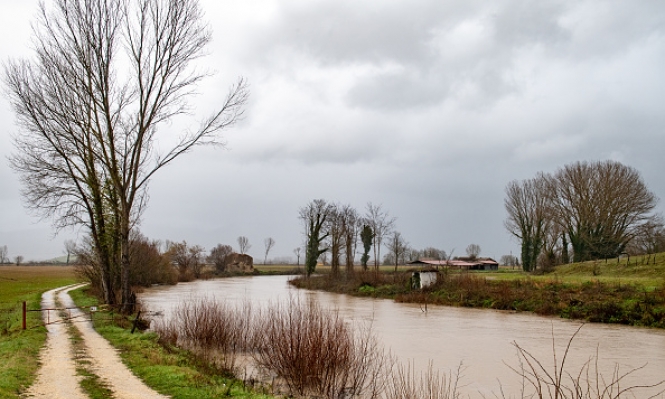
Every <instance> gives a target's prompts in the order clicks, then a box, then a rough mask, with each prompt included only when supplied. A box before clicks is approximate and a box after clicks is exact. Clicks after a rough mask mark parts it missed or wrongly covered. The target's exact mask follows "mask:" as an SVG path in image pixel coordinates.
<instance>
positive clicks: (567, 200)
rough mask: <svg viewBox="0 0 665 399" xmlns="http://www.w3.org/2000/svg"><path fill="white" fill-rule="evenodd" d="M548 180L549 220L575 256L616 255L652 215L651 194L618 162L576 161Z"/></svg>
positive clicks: (578, 258) (653, 198) (637, 176)
mask: <svg viewBox="0 0 665 399" xmlns="http://www.w3.org/2000/svg"><path fill="white" fill-rule="evenodd" d="M549 181H550V185H549V186H550V188H551V190H550V193H549V194H550V202H551V207H552V210H553V212H554V217H553V220H555V221H556V222H557V223H559V224H560V226H561V230H562V231H565V232H566V233H567V235H568V238H569V239H570V245H571V246H572V249H573V261H575V262H581V261H585V260H590V259H599V258H600V259H602V258H611V257H616V256H618V255H619V254H621V253H622V252H624V250H625V248H626V246H627V245H628V243H629V242H630V241H631V240H632V239H633V237H635V235H636V234H637V232H638V231H639V229H640V227H641V226H642V225H643V224H645V223H649V221H650V220H651V218H652V217H653V214H652V211H653V209H654V208H655V206H656V202H657V198H656V196H655V195H654V194H653V193H652V192H651V191H649V189H648V188H647V186H646V184H645V183H644V181H643V180H642V177H641V176H640V174H639V172H638V171H637V170H635V169H634V168H631V167H629V166H626V165H623V164H622V163H620V162H616V161H602V162H576V163H573V164H570V165H566V166H564V167H563V168H561V169H559V170H558V171H557V172H556V173H555V174H554V175H553V176H551V177H550V178H549Z"/></svg>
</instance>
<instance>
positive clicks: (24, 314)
mask: <svg viewBox="0 0 665 399" xmlns="http://www.w3.org/2000/svg"><path fill="white" fill-rule="evenodd" d="M26 313H28V307H27V305H26V303H25V301H23V329H24V330H25V329H26Z"/></svg>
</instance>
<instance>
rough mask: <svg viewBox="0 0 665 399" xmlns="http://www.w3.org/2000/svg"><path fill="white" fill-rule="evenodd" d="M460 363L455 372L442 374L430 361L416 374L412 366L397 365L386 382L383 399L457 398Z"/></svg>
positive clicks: (458, 394)
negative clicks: (422, 371)
mask: <svg viewBox="0 0 665 399" xmlns="http://www.w3.org/2000/svg"><path fill="white" fill-rule="evenodd" d="M461 369H462V365H461V364H460V367H459V368H458V369H457V372H455V373H452V372H450V373H448V374H442V373H440V372H439V371H438V370H434V366H433V365H432V362H430V363H429V367H428V368H427V370H425V372H424V373H420V374H419V375H417V374H416V372H415V370H414V366H413V364H411V363H408V364H407V365H406V366H404V365H398V366H397V367H396V368H395V369H394V370H393V371H392V374H391V376H392V378H389V379H388V383H387V384H386V391H385V394H384V398H385V399H459V398H460V397H461V394H460V392H459V391H458V388H459V385H458V384H459V381H460V378H461V376H460V373H461Z"/></svg>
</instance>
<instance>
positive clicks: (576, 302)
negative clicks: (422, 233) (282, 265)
mask: <svg viewBox="0 0 665 399" xmlns="http://www.w3.org/2000/svg"><path fill="white" fill-rule="evenodd" d="M410 276H411V274H410V273H404V272H403V273H375V272H357V273H354V274H338V275H333V274H322V275H319V276H313V277H310V278H306V277H301V278H297V279H294V280H292V281H291V284H293V285H295V286H296V287H299V288H307V289H315V290H325V291H332V292H337V293H344V294H350V295H356V296H372V297H378V298H391V299H395V300H396V301H398V302H412V303H422V304H438V305H447V306H464V307H479V308H488V309H498V310H509V311H528V312H534V313H536V314H539V315H547V316H559V317H564V318H570V319H579V320H586V321H590V322H603V323H619V324H626V325H634V326H647V327H657V328H665V253H661V254H657V255H647V256H641V257H640V256H638V257H631V258H629V259H618V260H617V259H613V260H608V261H604V260H603V261H591V262H583V263H574V264H570V265H565V266H559V267H557V268H556V269H555V271H554V272H552V273H549V274H545V275H534V274H526V273H523V272H513V271H503V272H459V271H452V270H447V269H442V270H440V271H439V274H438V279H437V282H436V283H435V284H433V285H431V286H429V287H426V288H424V289H422V290H414V289H412V288H411V283H410Z"/></svg>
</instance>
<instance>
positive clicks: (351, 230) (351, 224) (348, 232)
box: [340, 205, 361, 273]
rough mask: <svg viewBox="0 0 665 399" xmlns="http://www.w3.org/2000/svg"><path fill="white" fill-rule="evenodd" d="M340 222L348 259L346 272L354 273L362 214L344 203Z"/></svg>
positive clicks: (345, 253)
mask: <svg viewBox="0 0 665 399" xmlns="http://www.w3.org/2000/svg"><path fill="white" fill-rule="evenodd" d="M340 223H341V224H342V234H343V246H344V255H345V259H346V272H347V273H353V263H354V261H355V257H356V244H357V242H358V230H359V229H360V226H361V224H360V216H359V215H358V211H356V210H355V208H353V207H352V206H351V205H344V206H342V208H341V210H340Z"/></svg>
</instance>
